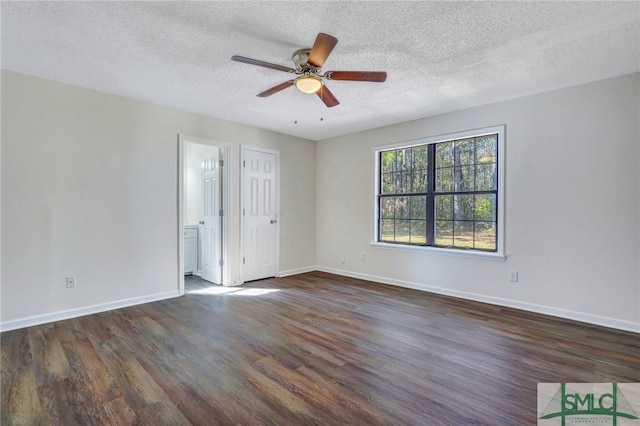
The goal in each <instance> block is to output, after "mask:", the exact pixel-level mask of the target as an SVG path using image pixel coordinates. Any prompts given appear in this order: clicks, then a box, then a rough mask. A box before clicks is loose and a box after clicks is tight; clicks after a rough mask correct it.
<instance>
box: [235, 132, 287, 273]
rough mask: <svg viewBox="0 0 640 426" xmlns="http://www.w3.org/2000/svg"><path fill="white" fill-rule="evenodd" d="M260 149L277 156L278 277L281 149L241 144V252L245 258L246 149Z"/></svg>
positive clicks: (276, 267)
mask: <svg viewBox="0 0 640 426" xmlns="http://www.w3.org/2000/svg"><path fill="white" fill-rule="evenodd" d="M247 150H249V151H258V152H264V153H266V154H273V155H275V157H276V169H277V170H276V181H277V182H276V206H275V210H276V220H277V222H276V224H275V225H276V231H275V240H276V242H275V251H276V252H275V253H274V255H275V256H274V259H275V269H276V270H275V276H276V277H277V276H278V275H279V274H280V151H275V150H273V149H267V148H259V147H255V146H248V145H241V146H240V162H241V170H242V172H241V173H240V192H241V195H240V253H242V257H243V258H244V233H245V229H244V225H245V220H244V217H245V216H244V213H243V212H244V209H245V206H244V190H245V186H244V184H245V178H244V167H245V155H244V154H245V151H247ZM241 265H242V269H241V271H242V282H244V262H242V264H241Z"/></svg>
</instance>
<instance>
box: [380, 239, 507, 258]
mask: <svg viewBox="0 0 640 426" xmlns="http://www.w3.org/2000/svg"><path fill="white" fill-rule="evenodd" d="M370 246H371V247H373V248H379V249H384V250H396V251H411V252H415V253H434V254H442V255H445V256H456V257H470V258H474V259H486V260H493V261H497V262H504V261H505V260H507V257H506V256H505V255H504V254H501V253H488V252H482V251H476V250H456V249H446V248H439V247H426V246H410V245H404V244H388V243H379V242H372V243H371V244H370Z"/></svg>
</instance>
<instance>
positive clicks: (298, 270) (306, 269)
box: [276, 266, 318, 278]
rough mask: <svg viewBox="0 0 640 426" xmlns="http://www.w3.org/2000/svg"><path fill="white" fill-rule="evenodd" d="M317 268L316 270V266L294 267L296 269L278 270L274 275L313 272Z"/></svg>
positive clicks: (285, 275)
mask: <svg viewBox="0 0 640 426" xmlns="http://www.w3.org/2000/svg"><path fill="white" fill-rule="evenodd" d="M317 270H318V267H317V266H305V267H304V268H296V269H288V270H286V271H280V272H278V274H276V276H277V277H278V278H281V277H288V276H291V275H298V274H306V273H307V272H313V271H317Z"/></svg>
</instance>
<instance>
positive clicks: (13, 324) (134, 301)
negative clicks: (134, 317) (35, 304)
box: [0, 290, 180, 332]
mask: <svg viewBox="0 0 640 426" xmlns="http://www.w3.org/2000/svg"><path fill="white" fill-rule="evenodd" d="M179 296H180V292H179V291H178V290H171V291H163V292H161V293H155V294H149V295H146V296H139V297H131V298H129V299H122V300H117V301H114V302H107V303H101V304H99V305H91V306H85V307H82V308H75V309H68V310H66V311H58V312H52V313H50V314H42V315H34V316H31V317H25V318H18V319H14V320H9V321H4V322H2V323H0V331H2V332H5V331H11V330H17V329H19V328H25V327H32V326H34V325H41V324H47V323H50V322H54V321H62V320H66V319H71V318H77V317H82V316H85V315H91V314H97V313H100V312H106V311H111V310H114V309H120V308H127V307H129V306H135V305H141V304H143V303H150V302H157V301H159V300H164V299H171V298H174V297H179Z"/></svg>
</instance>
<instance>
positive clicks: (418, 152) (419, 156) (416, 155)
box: [413, 145, 427, 170]
mask: <svg viewBox="0 0 640 426" xmlns="http://www.w3.org/2000/svg"><path fill="white" fill-rule="evenodd" d="M426 168H427V146H426V145H420V146H414V147H413V169H414V170H419V169H422V170H426Z"/></svg>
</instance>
